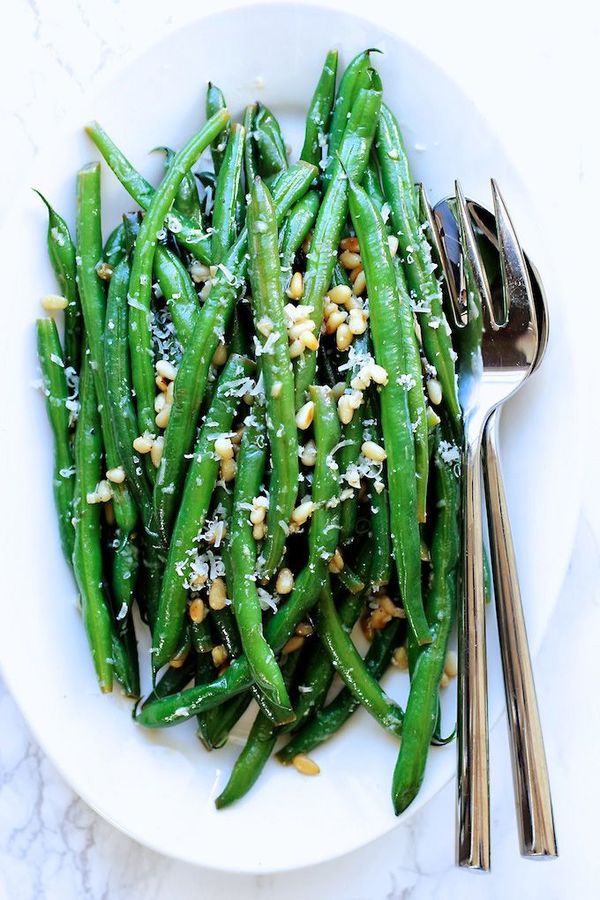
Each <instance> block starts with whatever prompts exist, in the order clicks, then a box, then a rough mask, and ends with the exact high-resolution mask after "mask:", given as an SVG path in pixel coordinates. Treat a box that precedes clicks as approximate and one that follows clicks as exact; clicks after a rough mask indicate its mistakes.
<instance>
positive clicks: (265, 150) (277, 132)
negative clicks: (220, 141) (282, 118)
mask: <svg viewBox="0 0 600 900" xmlns="http://www.w3.org/2000/svg"><path fill="white" fill-rule="evenodd" d="M252 133H253V138H254V141H255V143H256V150H257V156H258V174H259V175H260V176H261V177H262V178H271V177H272V176H273V175H278V174H279V172H281V171H283V169H287V167H288V156H287V149H286V146H285V141H284V140H283V135H282V134H281V128H280V125H279V122H278V121H277V119H276V118H275V116H274V115H273V113H272V112H271V110H270V109H268V108H267V107H266V106H265V105H264V104H263V103H257V104H256V112H255V114H254V124H253V131H252ZM301 158H302V157H301Z"/></svg>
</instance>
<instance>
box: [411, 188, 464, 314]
mask: <svg viewBox="0 0 600 900" xmlns="http://www.w3.org/2000/svg"><path fill="white" fill-rule="evenodd" d="M419 202H420V205H421V218H424V219H425V221H426V223H427V227H428V228H429V234H430V235H431V242H432V244H433V249H434V252H435V255H436V257H437V259H438V260H439V263H440V266H441V269H442V274H443V276H444V281H445V282H446V285H447V287H448V295H449V297H450V304H449V307H450V308H449V312H450V317H451V318H452V321H453V324H454V326H455V327H456V328H461V327H462V326H463V325H464V324H465V322H464V312H465V307H464V304H463V303H462V297H463V296H464V295H463V294H462V293H459V292H457V289H456V281H455V278H454V275H453V273H452V266H451V263H450V260H449V259H448V254H447V253H446V249H445V247H444V241H443V240H442V236H441V234H440V228H439V223H438V221H437V219H436V217H435V213H434V211H433V209H432V208H431V204H430V203H429V199H428V197H427V193H426V191H425V188H424V186H423V183H422V182H421V183H420V184H419ZM461 284H462V279H461Z"/></svg>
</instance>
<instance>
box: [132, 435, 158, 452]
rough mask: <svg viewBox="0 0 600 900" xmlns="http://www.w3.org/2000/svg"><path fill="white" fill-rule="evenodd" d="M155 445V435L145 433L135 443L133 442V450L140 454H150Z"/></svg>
mask: <svg viewBox="0 0 600 900" xmlns="http://www.w3.org/2000/svg"><path fill="white" fill-rule="evenodd" d="M153 443H154V435H152V434H150V433H149V432H148V431H145V432H144V433H143V434H141V435H140V436H139V437H136V439H135V441H134V442H133V449H134V450H137V452H138V453H150V451H151V450H152V445H153Z"/></svg>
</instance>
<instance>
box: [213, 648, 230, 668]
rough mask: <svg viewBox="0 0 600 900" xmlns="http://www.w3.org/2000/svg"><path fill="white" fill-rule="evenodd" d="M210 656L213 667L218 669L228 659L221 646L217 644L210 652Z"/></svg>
mask: <svg viewBox="0 0 600 900" xmlns="http://www.w3.org/2000/svg"><path fill="white" fill-rule="evenodd" d="M210 655H211V656H212V661H213V665H214V666H215V667H216V668H217V669H218V668H219V666H222V665H223V663H224V662H225V660H226V659H227V657H228V653H227V650H226V648H225V647H224V646H223V644H217V646H216V647H213V648H212V650H211V651H210Z"/></svg>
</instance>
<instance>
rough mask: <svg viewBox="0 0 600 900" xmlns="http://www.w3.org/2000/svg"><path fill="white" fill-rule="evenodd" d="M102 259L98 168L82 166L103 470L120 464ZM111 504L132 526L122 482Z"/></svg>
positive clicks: (83, 271) (80, 261) (81, 264)
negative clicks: (108, 373) (112, 410)
mask: <svg viewBox="0 0 600 900" xmlns="http://www.w3.org/2000/svg"><path fill="white" fill-rule="evenodd" d="M101 260H102V231H101V221H100V165H99V163H92V164H90V165H88V166H85V167H84V168H83V169H81V171H80V172H79V174H78V176H77V283H78V286H79V296H80V298H81V308H82V311H83V320H84V323H85V329H86V334H87V344H88V346H87V350H86V352H87V353H88V355H89V357H90V359H89V362H90V369H91V371H92V375H93V379H94V390H95V393H96V396H97V398H98V411H99V413H100V422H101V425H102V439H103V442H104V449H105V456H106V460H105V462H106V468H107V470H108V471H111V470H115V469H120V468H121V466H122V464H123V461H122V459H121V454H120V453H119V448H118V446H117V441H116V438H115V433H114V423H113V421H112V420H111V416H110V404H109V400H108V388H107V380H106V371H105V366H104V325H105V317H106V296H105V293H104V287H103V282H102V281H101V279H100V278H99V277H98V273H97V266H98V263H99V262H101ZM111 491H112V501H113V507H114V511H115V518H116V520H117V523H118V525H120V527H121V528H122V529H123V531H124V532H126V533H129V532H131V531H132V530H133V528H134V527H135V523H136V520H137V511H136V508H135V504H134V503H133V500H132V497H131V494H130V492H129V489H128V487H127V485H126V484H125V482H120V483H119V482H112V484H111Z"/></svg>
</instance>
